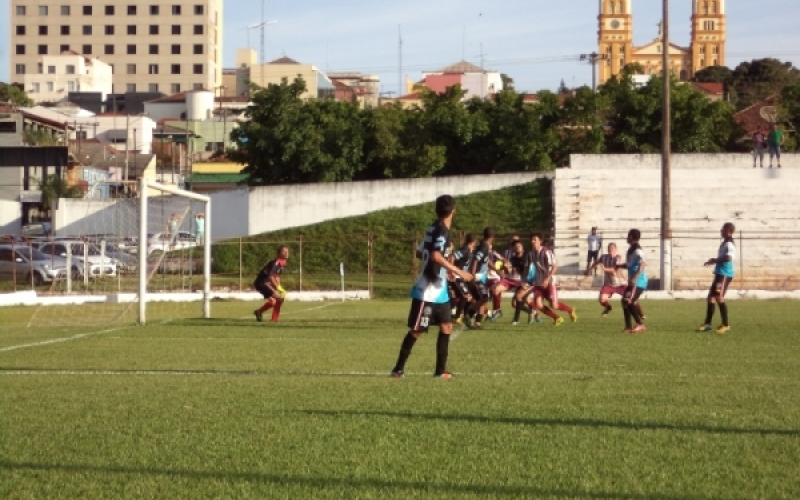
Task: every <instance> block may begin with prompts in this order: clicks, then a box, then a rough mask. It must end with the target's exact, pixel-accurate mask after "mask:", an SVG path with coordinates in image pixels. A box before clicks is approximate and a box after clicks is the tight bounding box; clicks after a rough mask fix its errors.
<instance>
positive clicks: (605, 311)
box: [600, 309, 611, 318]
mask: <svg viewBox="0 0 800 500" xmlns="http://www.w3.org/2000/svg"><path fill="white" fill-rule="evenodd" d="M610 312H611V309H603V314H601V315H600V316H601V317H603V318H607V317H608V313H610Z"/></svg>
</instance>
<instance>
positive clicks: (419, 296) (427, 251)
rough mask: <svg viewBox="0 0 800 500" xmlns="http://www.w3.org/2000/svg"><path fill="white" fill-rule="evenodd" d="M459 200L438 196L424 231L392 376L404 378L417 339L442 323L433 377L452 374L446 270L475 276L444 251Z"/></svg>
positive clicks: (466, 278) (460, 274) (465, 279)
mask: <svg viewBox="0 0 800 500" xmlns="http://www.w3.org/2000/svg"><path fill="white" fill-rule="evenodd" d="M455 206H456V201H455V200H454V199H453V197H452V196H450V195H442V196H440V197H438V198H436V217H437V220H436V222H434V223H433V224H432V225H431V226H430V227H429V228H428V230H427V231H426V232H425V239H424V240H423V242H422V244H421V245H420V247H419V248H418V249H417V257H418V258H420V259H422V272H421V273H420V275H419V277H418V278H417V281H416V282H415V283H414V286H413V287H412V288H411V311H410V312H409V314H408V328H409V330H408V333H407V334H406V336H405V338H404V339H403V343H402V344H401V346H400V354H399V356H398V358H397V364H396V365H395V367H394V369H393V370H392V377H393V378H402V377H403V374H404V370H405V365H406V361H407V360H408V357H409V356H410V355H411V349H412V348H413V347H414V344H415V343H416V342H417V339H418V338H419V337H420V335H422V334H423V333H425V332H427V331H428V328H429V326H430V325H439V337H438V339H437V340H436V370H435V371H434V377H438V378H444V379H448V378H450V377H452V375H451V374H450V372H448V371H447V370H446V368H447V354H448V347H449V344H450V334H451V333H452V332H453V322H452V316H451V311H450V304H449V302H450V298H449V296H448V293H447V273H448V272H450V273H453V274H455V275H456V276H458V277H460V278H461V279H463V280H464V281H467V282H470V281H472V275H471V274H469V273H467V272H465V271H463V270H461V269H459V268H458V267H456V266H455V265H454V264H451V263H450V262H449V261H448V260H447V256H446V255H445V253H444V252H445V251H446V249H447V244H448V242H449V240H450V225H451V224H452V222H453V215H454V214H455Z"/></svg>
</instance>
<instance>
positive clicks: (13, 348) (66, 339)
mask: <svg viewBox="0 0 800 500" xmlns="http://www.w3.org/2000/svg"><path fill="white" fill-rule="evenodd" d="M126 328H133V326H131V325H128V326H120V327H117V328H109V329H107V330H101V331H99V332H89V333H78V334H76V335H73V336H71V337H60V338H57V339H49V340H42V341H41V342H31V343H29V344H20V345H12V346H8V347H2V348H0V352H8V351H16V350H18V349H26V348H28V347H41V346H43V345H49V344H60V343H62V342H69V341H70V340H78V339H82V338H85V337H92V336H94V335H102V334H104V333H111V332H118V331H120V330H125V329H126Z"/></svg>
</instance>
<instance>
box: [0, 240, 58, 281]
mask: <svg viewBox="0 0 800 500" xmlns="http://www.w3.org/2000/svg"><path fill="white" fill-rule="evenodd" d="M66 277H67V261H66V259H64V258H63V257H57V256H56V257H51V256H49V255H45V254H43V253H42V252H40V251H39V250H36V249H35V248H30V247H19V246H14V247H12V246H11V245H0V279H3V280H10V279H14V278H16V280H17V281H18V282H21V281H27V282H29V283H30V282H32V283H33V284H34V285H37V286H38V285H41V284H43V283H50V282H52V281H53V280H60V279H66Z"/></svg>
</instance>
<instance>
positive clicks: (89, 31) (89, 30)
mask: <svg viewBox="0 0 800 500" xmlns="http://www.w3.org/2000/svg"><path fill="white" fill-rule="evenodd" d="M83 34H84V35H91V34H92V27H91V26H84V27H83Z"/></svg>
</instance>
